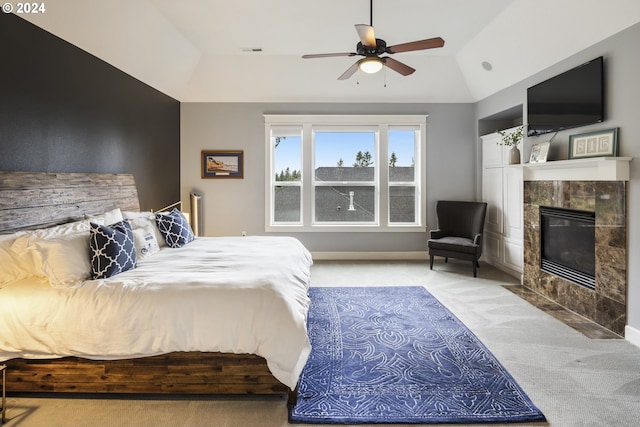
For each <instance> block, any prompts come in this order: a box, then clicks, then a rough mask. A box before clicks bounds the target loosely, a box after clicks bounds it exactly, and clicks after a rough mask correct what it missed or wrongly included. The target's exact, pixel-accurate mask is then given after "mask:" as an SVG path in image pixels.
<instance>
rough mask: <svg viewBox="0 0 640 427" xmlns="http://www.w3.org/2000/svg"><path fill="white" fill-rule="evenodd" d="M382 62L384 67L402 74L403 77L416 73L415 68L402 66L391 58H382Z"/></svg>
mask: <svg viewBox="0 0 640 427" xmlns="http://www.w3.org/2000/svg"><path fill="white" fill-rule="evenodd" d="M382 60H383V61H384V65H386V66H387V67H389V68H391V69H392V70H393V71H396V72H398V73H400V74H402V75H403V76H408V75H409V74H413V72H414V71H416V70H415V68H411V67H409V66H408V65H406V64H403V63H402V62H400V61H396V60H395V59H393V58H389V57H384V58H382Z"/></svg>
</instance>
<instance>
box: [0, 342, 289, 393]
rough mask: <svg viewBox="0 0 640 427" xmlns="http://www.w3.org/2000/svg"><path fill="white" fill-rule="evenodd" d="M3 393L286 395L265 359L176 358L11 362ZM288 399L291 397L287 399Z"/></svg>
mask: <svg viewBox="0 0 640 427" xmlns="http://www.w3.org/2000/svg"><path fill="white" fill-rule="evenodd" d="M5 363H6V365H7V391H8V392H10V393H13V392H45V393H47V392H62V393H150V394H163V393H164V394H169V393H175V394H288V395H289V401H291V399H292V398H294V399H295V392H293V391H291V390H289V388H288V387H287V386H285V385H284V384H282V383H281V382H279V381H278V380H277V379H276V378H275V377H274V376H273V375H272V374H271V373H270V372H269V369H268V368H267V364H266V361H265V360H264V358H262V357H259V356H256V355H250V354H227V353H201V352H176V353H169V354H166V355H161V356H151V357H143V358H137V359H126V360H108V361H104V360H100V361H98V360H88V359H82V358H77V357H65V358H62V359H47V360H27V359H12V360H8V361H7V362H5ZM292 395H293V396H292Z"/></svg>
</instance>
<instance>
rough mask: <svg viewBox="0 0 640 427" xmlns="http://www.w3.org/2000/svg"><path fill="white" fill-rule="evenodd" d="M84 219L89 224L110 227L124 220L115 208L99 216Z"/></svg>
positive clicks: (119, 211) (118, 209)
mask: <svg viewBox="0 0 640 427" xmlns="http://www.w3.org/2000/svg"><path fill="white" fill-rule="evenodd" d="M86 218H87V219H88V220H89V222H93V223H94V224H99V225H111V224H115V223H116V222H120V221H122V220H123V219H124V217H123V216H122V211H121V210H120V208H115V209H113V210H110V211H109V212H105V213H103V214H100V215H93V216H87V217H86Z"/></svg>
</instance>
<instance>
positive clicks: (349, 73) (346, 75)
mask: <svg viewBox="0 0 640 427" xmlns="http://www.w3.org/2000/svg"><path fill="white" fill-rule="evenodd" d="M359 65H360V61H358V62H356V63H355V64H353V65H352V66H351V67H349V69H347V71H345V72H344V73H342V75H341V76H340V77H338V80H347V79H348V78H349V77H351V76H353V74H354V73H355V72H356V71H358V66H359Z"/></svg>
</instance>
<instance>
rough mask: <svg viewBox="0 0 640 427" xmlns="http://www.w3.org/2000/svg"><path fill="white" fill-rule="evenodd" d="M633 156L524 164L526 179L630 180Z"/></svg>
mask: <svg viewBox="0 0 640 427" xmlns="http://www.w3.org/2000/svg"><path fill="white" fill-rule="evenodd" d="M632 159H633V157H594V158H588V159H572V160H556V161H553V162H546V163H526V164H524V165H522V168H523V170H524V180H525V181H629V163H630V162H631V160H632Z"/></svg>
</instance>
